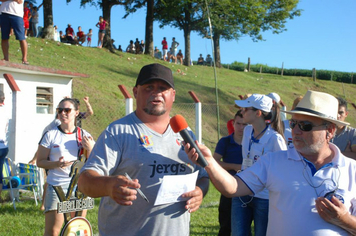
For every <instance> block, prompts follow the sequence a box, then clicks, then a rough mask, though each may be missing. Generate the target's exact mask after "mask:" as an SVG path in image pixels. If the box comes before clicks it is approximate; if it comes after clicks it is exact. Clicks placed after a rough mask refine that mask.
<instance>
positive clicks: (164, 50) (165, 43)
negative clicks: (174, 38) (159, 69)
mask: <svg viewBox="0 0 356 236" xmlns="http://www.w3.org/2000/svg"><path fill="white" fill-rule="evenodd" d="M162 52H163V55H162V56H163V60H164V61H167V60H168V58H167V53H168V43H167V40H166V37H163V40H162Z"/></svg>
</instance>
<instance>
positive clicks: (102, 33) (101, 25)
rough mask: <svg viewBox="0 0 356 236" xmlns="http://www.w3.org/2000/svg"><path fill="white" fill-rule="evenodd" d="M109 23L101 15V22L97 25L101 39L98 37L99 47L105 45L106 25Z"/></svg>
mask: <svg viewBox="0 0 356 236" xmlns="http://www.w3.org/2000/svg"><path fill="white" fill-rule="evenodd" d="M108 25H109V23H108V22H107V21H106V20H104V18H103V17H102V16H100V17H99V22H98V23H96V27H99V39H98V48H102V47H103V42H104V36H105V33H106V30H105V29H106V26H108Z"/></svg>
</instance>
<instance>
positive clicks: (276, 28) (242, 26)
mask: <svg viewBox="0 0 356 236" xmlns="http://www.w3.org/2000/svg"><path fill="white" fill-rule="evenodd" d="M298 2H299V0H269V1H268V0H212V1H210V4H209V11H210V17H211V22H212V28H213V42H214V53H215V54H214V57H215V61H216V65H217V66H218V67H220V66H221V60H220V38H223V39H225V40H233V39H236V40H238V39H239V38H240V37H242V36H244V35H247V36H250V37H251V38H252V40H253V41H260V40H264V39H263V37H262V32H265V31H268V30H272V32H273V33H275V34H279V33H282V32H284V31H286V30H287V29H286V28H285V23H286V21H287V19H293V18H294V17H295V16H300V14H301V10H298V9H296V7H297V4H298ZM203 11H204V19H205V23H204V24H202V26H203V27H202V28H201V29H200V31H199V32H200V34H201V35H203V36H208V37H210V33H209V32H208V30H207V27H204V26H205V25H207V24H208V21H207V18H208V15H207V9H203Z"/></svg>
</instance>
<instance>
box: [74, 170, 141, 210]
mask: <svg viewBox="0 0 356 236" xmlns="http://www.w3.org/2000/svg"><path fill="white" fill-rule="evenodd" d="M140 187H141V186H140V184H139V183H138V181H137V180H133V181H130V180H128V179H127V178H126V177H125V176H122V175H117V176H101V175H99V174H98V173H97V172H96V171H94V170H85V171H84V172H83V173H81V175H80V176H79V180H78V188H79V190H80V191H81V192H82V193H84V194H86V195H88V196H90V197H95V198H96V197H106V196H109V197H110V198H112V199H113V200H114V201H115V202H116V203H118V204H120V205H125V206H131V205H132V204H133V202H132V201H134V200H136V199H137V196H136V195H137V191H136V190H135V189H133V188H140Z"/></svg>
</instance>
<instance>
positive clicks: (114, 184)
mask: <svg viewBox="0 0 356 236" xmlns="http://www.w3.org/2000/svg"><path fill="white" fill-rule="evenodd" d="M109 181H110V183H109V186H110V188H109V196H110V197H111V198H112V199H113V200H114V201H115V202H116V203H118V204H120V205H123V206H131V205H132V204H133V202H132V201H134V200H136V199H137V196H136V195H137V191H136V190H135V189H134V188H140V187H141V185H140V184H139V183H138V180H137V179H134V180H132V181H131V180H129V179H127V178H126V177H125V176H121V175H119V176H113V177H111V178H110V180H109Z"/></svg>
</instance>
